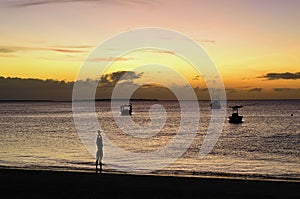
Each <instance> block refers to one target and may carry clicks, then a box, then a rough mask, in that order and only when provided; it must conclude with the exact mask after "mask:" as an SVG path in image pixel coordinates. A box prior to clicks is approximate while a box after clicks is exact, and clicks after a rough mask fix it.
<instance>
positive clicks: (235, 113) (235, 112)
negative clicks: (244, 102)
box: [228, 106, 243, 124]
mask: <svg viewBox="0 0 300 199" xmlns="http://www.w3.org/2000/svg"><path fill="white" fill-rule="evenodd" d="M242 107H243V106H230V108H231V110H232V114H231V116H229V117H228V118H229V122H230V123H235V124H238V123H242V122H243V116H242V115H239V108H242Z"/></svg>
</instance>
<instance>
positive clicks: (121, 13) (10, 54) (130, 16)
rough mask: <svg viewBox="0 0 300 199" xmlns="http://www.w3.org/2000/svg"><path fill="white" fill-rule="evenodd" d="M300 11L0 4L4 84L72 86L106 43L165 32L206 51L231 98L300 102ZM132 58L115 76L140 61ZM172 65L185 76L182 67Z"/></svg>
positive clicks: (273, 1) (295, 5) (233, 4)
mask: <svg viewBox="0 0 300 199" xmlns="http://www.w3.org/2000/svg"><path fill="white" fill-rule="evenodd" d="M299 7H300V1H297V0H286V1H282V0H264V1H261V0H253V1H246V0H227V1H219V0H212V1H204V0H203V1H202V0H187V1H181V0H154V1H146V0H128V1H122V0H101V1H97V0H86V1H78V0H77V1H69V2H62V1H56V0H53V1H46V0H31V1H29V0H20V1H7V2H5V1H1V2H0V24H1V26H0V76H4V77H21V78H38V79H57V80H67V81H74V80H75V78H76V75H77V73H78V71H79V69H80V67H81V65H82V64H83V61H84V60H85V59H86V58H87V56H88V55H89V53H90V52H91V51H92V50H93V49H94V48H95V47H96V46H97V45H98V44H100V43H101V42H103V41H105V40H106V39H108V38H109V37H111V36H113V35H115V34H118V33H120V32H123V31H128V30H132V29H135V28H140V27H161V28H168V29H172V30H175V31H179V32H181V33H183V34H185V35H187V36H188V37H190V38H192V39H193V40H194V41H195V42H197V43H199V44H200V45H202V47H204V48H205V50H206V52H207V53H208V55H209V56H210V57H211V59H212V60H213V62H214V63H215V65H216V66H217V68H218V69H219V72H220V74H221V76H222V78H223V80H224V83H225V87H226V88H227V89H228V90H229V89H231V90H235V91H237V92H236V93H235V94H232V93H231V94H229V95H234V96H233V98H271V99H274V98H275V99H276V98H297V99H299V98H300V86H299V85H300V84H299V83H300V77H299V76H300V73H299V72H300V70H299V68H300V67H299V66H300V57H299V52H300V47H299V46H300V40H299V35H300V26H299V20H300V13H299V12H298V10H299ZM128 56H129V57H130V56H131V58H132V59H129V60H119V61H116V62H119V63H115V65H116V66H119V67H120V68H118V67H115V68H114V69H112V71H117V70H118V69H120V70H121V69H122V68H123V66H126V67H127V66H128V65H130V64H133V62H134V61H135V60H136V58H135V56H137V57H138V56H140V55H138V54H133V55H132V54H131V55H128ZM164 56H165V57H163V58H162V59H169V57H168V56H167V55H164ZM169 56H170V55H169ZM142 57H143V56H142ZM99 58H101V56H99ZM145 59H151V55H149V57H148V58H145ZM136 64H137V62H136ZM170 65H171V66H170V67H174V68H177V69H178V70H179V71H181V72H182V73H185V72H186V70H185V66H184V63H183V62H182V61H180V60H177V61H176V60H174V62H173V63H170ZM126 67H125V68H126ZM189 70H190V69H189ZM187 73H190V75H188V76H189V80H190V82H191V83H192V85H193V86H194V87H197V86H200V87H202V86H203V80H199V82H197V81H196V80H192V79H193V78H194V77H195V75H197V74H196V73H195V74H194V73H193V72H190V71H189V72H187ZM162 77H163V76H162ZM170 81H171V80H170ZM173 81H174V82H175V83H176V80H173ZM178 83H179V82H178ZM204 86H205V85H204Z"/></svg>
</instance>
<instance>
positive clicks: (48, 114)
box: [0, 100, 300, 180]
mask: <svg viewBox="0 0 300 199" xmlns="http://www.w3.org/2000/svg"><path fill="white" fill-rule="evenodd" d="M153 104H160V105H162V106H163V107H164V108H165V110H166V112H167V116H168V117H167V120H166V123H165V125H164V127H163V129H162V130H161V132H160V133H158V134H157V135H155V136H153V137H150V138H148V139H140V140H137V139H135V140H134V141H132V140H130V139H131V137H130V136H127V135H126V134H125V133H124V132H123V133H122V131H121V130H120V129H119V128H118V126H117V125H116V124H114V120H113V118H112V117H111V113H110V112H111V109H110V102H96V110H97V114H98V118H99V123H100V124H101V127H102V128H103V131H104V132H105V133H107V134H108V135H110V136H109V137H110V139H112V141H113V142H114V143H115V144H117V145H118V146H120V147H123V148H124V149H126V150H131V151H134V152H139V153H145V152H147V151H151V150H155V149H157V148H159V147H163V146H164V145H165V144H167V143H168V141H170V139H171V138H172V137H173V136H174V132H176V130H178V128H179V123H180V117H181V116H180V108H179V106H178V103H177V102H172V101H146V102H145V101H136V102H133V107H134V110H133V111H134V114H133V115H132V119H133V121H135V122H136V123H138V124H140V125H145V126H146V125H147V124H149V122H150V118H149V108H150V107H151V105H153ZM227 105H228V107H229V106H231V105H243V106H244V107H243V108H242V109H240V114H241V115H243V116H244V122H243V123H242V124H230V123H228V122H227V121H226V122H225V124H224V128H223V131H222V134H221V136H220V138H219V140H218V142H217V143H216V145H215V146H214V148H213V150H212V151H211V152H210V153H209V154H208V155H207V156H206V157H204V158H202V159H200V158H199V157H198V152H199V147H200V146H201V144H202V142H203V139H204V136H205V134H206V132H207V128H208V124H209V121H210V113H211V110H210V107H209V101H200V102H199V107H200V114H201V117H200V123H199V127H198V131H197V135H196V137H195V139H194V140H193V142H192V144H191V146H190V148H189V149H188V150H187V151H186V152H185V153H184V154H183V156H182V157H180V158H179V159H178V160H177V161H175V162H173V163H172V164H170V165H169V166H168V167H166V168H163V169H161V170H158V171H153V172H152V173H155V174H167V175H169V174H172V175H173V174H176V175H194V176H203V175H206V176H228V177H238V176H240V177H254V178H268V177H271V178H285V179H298V180H299V179H300V154H299V150H300V122H299V121H300V100H290V101H228V104H227ZM226 111H227V116H226V117H228V116H229V115H230V114H231V112H230V109H229V108H226ZM291 114H293V115H291ZM112 132H113V133H114V134H109V133H112ZM0 140H1V141H0V166H1V167H13V168H34V169H53V170H78V171H88V172H94V156H93V155H91V154H89V153H88V151H87V150H86V148H85V146H84V145H83V144H82V142H81V140H80V139H79V136H78V134H77V131H76V128H75V125H74V121H73V115H72V104H71V103H61V102H49V103H46V102H45V103H44V102H36V103H33V102H32V103H27V102H26V103H0ZM138 141H141V143H138ZM133 143H134V144H133ZM104 157H105V144H104ZM120 159H121V161H120V162H122V161H126V157H125V159H124V157H120ZM104 163H105V164H106V165H105V167H104V169H105V171H106V172H115V170H113V169H112V168H111V166H112V165H110V163H109V162H104Z"/></svg>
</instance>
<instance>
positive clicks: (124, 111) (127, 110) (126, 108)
mask: <svg viewBox="0 0 300 199" xmlns="http://www.w3.org/2000/svg"><path fill="white" fill-rule="evenodd" d="M120 111H121V115H132V104H131V103H130V104H124V105H121V106H120Z"/></svg>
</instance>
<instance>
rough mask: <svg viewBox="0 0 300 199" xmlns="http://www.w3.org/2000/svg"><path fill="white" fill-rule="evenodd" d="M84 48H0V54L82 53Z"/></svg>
mask: <svg viewBox="0 0 300 199" xmlns="http://www.w3.org/2000/svg"><path fill="white" fill-rule="evenodd" d="M84 48H85V47H84V46H81V47H80V46H73V47H72V46H69V47H62V48H53V47H25V46H0V53H1V54H6V53H15V52H19V51H54V52H62V53H83V52H86V50H84Z"/></svg>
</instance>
